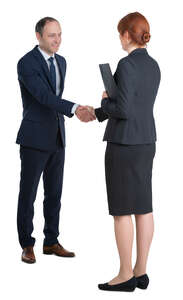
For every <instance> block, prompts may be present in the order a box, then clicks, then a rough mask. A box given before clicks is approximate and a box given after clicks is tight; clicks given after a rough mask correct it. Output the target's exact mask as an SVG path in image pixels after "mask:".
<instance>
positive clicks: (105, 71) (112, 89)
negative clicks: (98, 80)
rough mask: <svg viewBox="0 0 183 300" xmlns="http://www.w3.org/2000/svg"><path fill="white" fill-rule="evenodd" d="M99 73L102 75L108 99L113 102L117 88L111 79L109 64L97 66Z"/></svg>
mask: <svg viewBox="0 0 183 300" xmlns="http://www.w3.org/2000/svg"><path fill="white" fill-rule="evenodd" d="M99 68H100V72H101V75H102V79H103V83H104V87H105V90H106V92H107V94H108V95H109V98H111V99H112V100H115V99H116V97H117V94H118V87H117V85H116V83H115V80H114V78H113V75H112V72H111V68H110V65H109V64H99Z"/></svg>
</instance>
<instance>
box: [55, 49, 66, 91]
mask: <svg viewBox="0 0 183 300" xmlns="http://www.w3.org/2000/svg"><path fill="white" fill-rule="evenodd" d="M55 59H56V61H57V64H58V68H59V71H60V94H62V92H63V89H64V78H65V74H64V70H63V64H62V60H61V59H60V58H59V57H58V55H57V54H55Z"/></svg>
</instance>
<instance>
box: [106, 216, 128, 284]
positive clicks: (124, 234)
mask: <svg viewBox="0 0 183 300" xmlns="http://www.w3.org/2000/svg"><path fill="white" fill-rule="evenodd" d="M114 229H115V237H116V243H117V247H118V252H119V257H120V270H119V274H118V275H117V276H116V277H115V278H113V279H112V280H111V281H110V282H109V284H118V283H122V282H124V281H127V280H129V279H130V278H131V277H133V276H134V274H133V269H132V261H131V259H132V247H133V237H134V229H133V222H132V218H131V215H125V216H115V217H114Z"/></svg>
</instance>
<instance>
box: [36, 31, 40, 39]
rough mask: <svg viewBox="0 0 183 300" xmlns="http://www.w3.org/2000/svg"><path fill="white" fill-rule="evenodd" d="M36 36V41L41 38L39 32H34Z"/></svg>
mask: <svg viewBox="0 0 183 300" xmlns="http://www.w3.org/2000/svg"><path fill="white" fill-rule="evenodd" d="M36 38H37V40H38V41H40V39H41V35H40V33H39V32H36Z"/></svg>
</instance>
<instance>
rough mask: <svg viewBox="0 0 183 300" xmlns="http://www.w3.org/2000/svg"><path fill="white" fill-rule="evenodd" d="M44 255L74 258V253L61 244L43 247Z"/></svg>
mask: <svg viewBox="0 0 183 300" xmlns="http://www.w3.org/2000/svg"><path fill="white" fill-rule="evenodd" d="M43 254H55V255H57V256H62V257H74V256H75V254H74V252H69V251H67V250H66V249H64V247H62V245H60V244H59V243H57V244H54V245H52V246H43Z"/></svg>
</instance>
